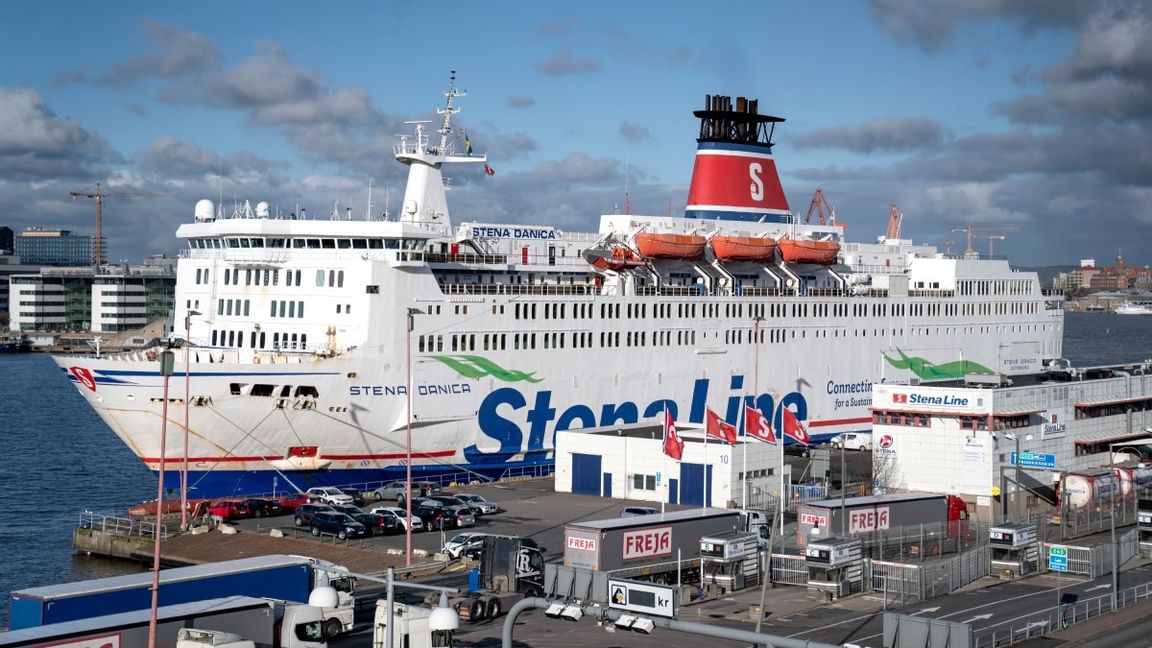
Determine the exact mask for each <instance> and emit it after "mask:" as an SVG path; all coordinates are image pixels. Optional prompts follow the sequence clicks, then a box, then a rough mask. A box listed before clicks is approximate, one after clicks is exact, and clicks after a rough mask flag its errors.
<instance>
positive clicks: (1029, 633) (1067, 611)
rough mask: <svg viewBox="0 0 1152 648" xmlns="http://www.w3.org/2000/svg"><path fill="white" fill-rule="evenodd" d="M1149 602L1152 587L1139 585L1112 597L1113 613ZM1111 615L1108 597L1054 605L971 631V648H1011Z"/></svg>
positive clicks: (1107, 595)
mask: <svg viewBox="0 0 1152 648" xmlns="http://www.w3.org/2000/svg"><path fill="white" fill-rule="evenodd" d="M1150 598H1152V583H1143V584H1140V585H1136V586H1134V587H1129V588H1127V589H1123V590H1120V591H1119V592H1117V593H1116V608H1115V609H1116V610H1120V609H1123V608H1124V607H1127V606H1129V605H1132V604H1134V603H1139V602H1140V601H1146V600H1148V599H1150ZM1112 611H1113V607H1112V595H1111V594H1102V595H1100V596H1097V597H1094V598H1090V599H1085V600H1083V601H1077V602H1076V603H1066V604H1058V605H1054V606H1053V607H1052V609H1050V610H1048V611H1047V612H1039V613H1037V612H1034V613H1032V614H1024V615H1021V616H1019V617H1016V618H1015V619H1008V620H1007V621H1001V622H1000V623H994V624H992V625H989V626H987V627H985V628H981V629H980V630H977V631H975V635H976V641H975V648H997V647H999V646H1011V645H1013V644H1016V643H1020V642H1022V641H1025V640H1027V639H1031V638H1033V637H1039V636H1042V635H1046V634H1048V633H1050V632H1055V631H1057V630H1062V629H1064V628H1067V627H1068V626H1071V625H1074V624H1077V623H1081V622H1084V621H1087V620H1089V619H1094V618H1096V617H1098V616H1100V615H1102V614H1108V613H1109V612H1112Z"/></svg>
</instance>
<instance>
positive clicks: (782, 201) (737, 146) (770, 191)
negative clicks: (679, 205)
mask: <svg viewBox="0 0 1152 648" xmlns="http://www.w3.org/2000/svg"><path fill="white" fill-rule="evenodd" d="M692 114H694V115H696V117H697V118H699V119H700V136H699V137H697V138H696V142H697V146H696V165H695V167H693V169H692V184H691V185H690V186H689V188H688V207H687V209H686V210H685V213H684V216H685V217H687V218H702V219H708V220H716V219H720V220H738V221H751V222H780V223H787V222H791V220H792V211H791V210H790V209H789V208H788V199H787V198H786V197H785V196H784V189H783V187H781V186H780V176H779V174H778V173H777V172H776V162H775V160H774V159H773V158H772V146H773V142H772V135H773V133H774V131H775V128H776V124H777V123H779V122H782V121H784V118H783V117H773V116H771V115H761V114H759V112H758V102H757V100H755V99H747V98H745V97H737V98H736V103H735V106H733V103H732V98H731V97H727V96H723V95H705V96H704V110H697V111H695V112H694V113H692Z"/></svg>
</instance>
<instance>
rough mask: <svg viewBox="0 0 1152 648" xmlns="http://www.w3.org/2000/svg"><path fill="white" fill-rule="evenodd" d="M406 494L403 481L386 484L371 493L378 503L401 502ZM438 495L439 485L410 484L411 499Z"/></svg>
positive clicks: (415, 482) (405, 484)
mask: <svg viewBox="0 0 1152 648" xmlns="http://www.w3.org/2000/svg"><path fill="white" fill-rule="evenodd" d="M405 493H407V482H406V481H404V480H402V479H401V480H399V481H393V482H388V483H387V484H384V485H383V486H381V487H380V488H377V489H376V490H374V491H372V497H373V499H375V500H376V501H378V502H383V501H386V500H391V501H396V502H403V501H404V496H405ZM439 493H440V485H439V484H434V483H432V482H417V481H414V482H412V498H413V499H415V498H417V497H430V496H432V495H438V494H439Z"/></svg>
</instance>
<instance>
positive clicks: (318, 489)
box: [305, 486, 352, 506]
mask: <svg viewBox="0 0 1152 648" xmlns="http://www.w3.org/2000/svg"><path fill="white" fill-rule="evenodd" d="M305 493H306V494H307V495H308V500H309V501H312V502H322V503H324V504H346V505H349V506H351V505H352V496H351V495H346V494H345V493H344V491H342V490H340V489H339V488H336V487H335V486H314V487H312V488H309V489H308V490H307V491H305Z"/></svg>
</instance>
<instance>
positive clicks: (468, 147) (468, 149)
mask: <svg viewBox="0 0 1152 648" xmlns="http://www.w3.org/2000/svg"><path fill="white" fill-rule="evenodd" d="M464 155H472V140H470V139H468V133H464Z"/></svg>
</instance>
